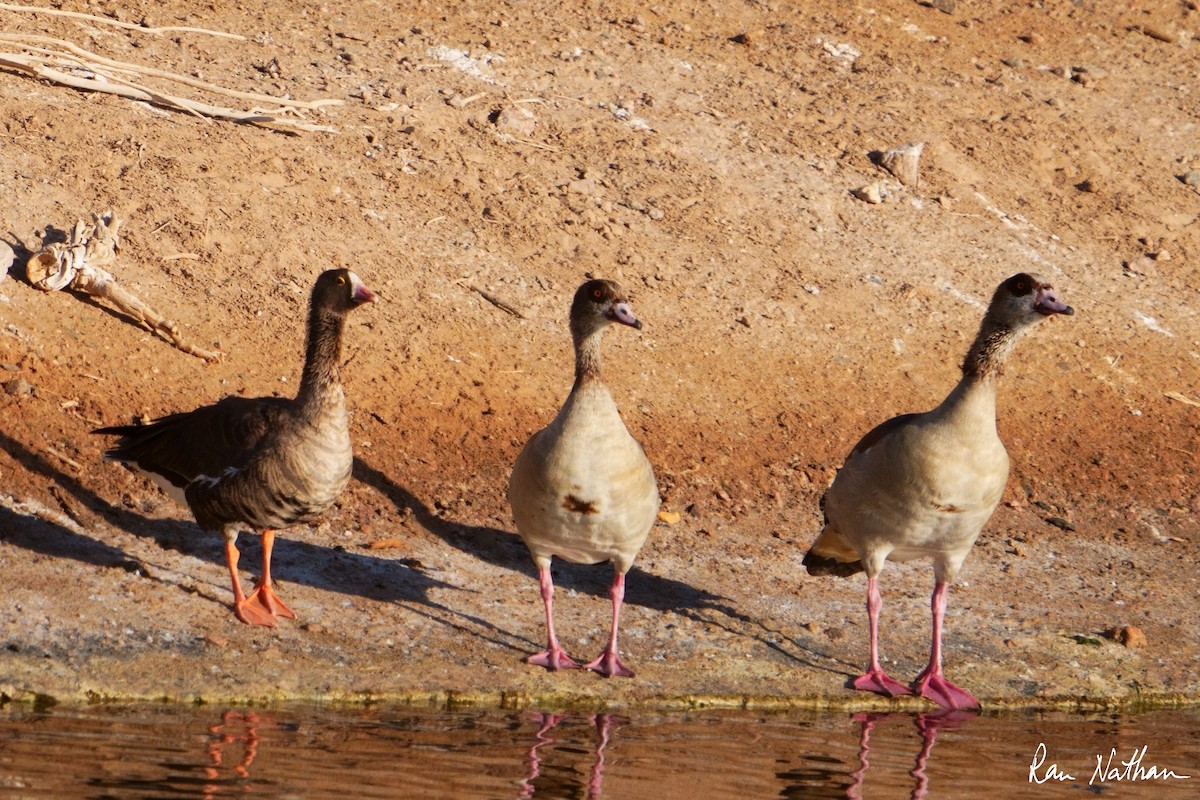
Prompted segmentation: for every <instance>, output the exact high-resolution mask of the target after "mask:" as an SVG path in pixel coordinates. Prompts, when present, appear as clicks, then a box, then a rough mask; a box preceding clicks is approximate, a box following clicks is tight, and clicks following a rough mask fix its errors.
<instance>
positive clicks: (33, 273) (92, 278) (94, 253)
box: [25, 211, 221, 361]
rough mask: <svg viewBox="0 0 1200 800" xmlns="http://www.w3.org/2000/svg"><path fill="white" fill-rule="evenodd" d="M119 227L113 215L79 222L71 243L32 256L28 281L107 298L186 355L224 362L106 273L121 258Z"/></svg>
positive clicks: (50, 288) (47, 289) (27, 268)
mask: <svg viewBox="0 0 1200 800" xmlns="http://www.w3.org/2000/svg"><path fill="white" fill-rule="evenodd" d="M120 227H121V221H120V220H119V219H116V218H115V217H114V216H113V214H112V212H111V211H109V212H106V213H104V214H96V215H93V221H92V223H91V224H90V225H89V224H88V223H86V222H84V221H83V220H79V221H78V222H76V223H75V227H74V229H73V230H72V231H71V238H70V240H68V241H67V242H55V243H53V244H49V245H47V246H46V247H44V248H42V250H41V251H40V252H38V253H35V254H34V255H33V256H32V257H30V259H29V261H28V262H27V263H26V264H25V273H26V276H27V277H28V278H29V282H30V283H31V284H33V285H34V286H35V287H37V288H38V289H41V290H42V291H45V292H54V291H58V290H59V289H63V288H69V289H72V290H74V291H77V292H83V293H84V294H89V295H92V296H94V297H100V298H104V299H105V300H108V301H109V302H111V303H112V304H113V305H115V306H116V307H117V308H119V309H120V310H121V311H122V312H124V313H125V314H128V315H129V316H130V317H132V318H133V319H134V320H135V321H137V322H138V323H140V324H141V325H143V326H145V328H146V329H147V330H149V331H152V332H154V333H156V334H158V335H159V336H161V337H162V338H164V339H166V340H167V341H168V342H170V343H171V344H173V345H174V346H175V347H177V348H178V349H180V350H182V351H183V352H185V353H188V354H190V355H193V356H197V357H199V358H203V359H204V360H205V361H217V360H219V359H220V358H221V354H220V353H219V352H217V351H215V350H205V349H203V348H201V347H197V346H196V345H194V344H192V343H191V342H190V341H188V340H187V339H186V338H185V337H184V335H183V334H182V333H181V332H180V331H179V326H178V325H176V324H175V323H174V322H172V321H171V320H169V319H167V318H166V317H164V316H163V315H162V314H159V313H158V312H157V311H155V310H154V309H153V308H151V307H150V306H149V305H147V304H146V303H144V302H142V301H141V300H140V299H138V298H137V297H135V296H134V295H132V294H130V293H129V292H127V291H126V290H125V289H124V288H123V287H122V286H121V285H120V284H118V283H117V279H116V278H114V277H113V276H112V274H111V273H109V272H106V271H105V270H104V269H102V267H105V266H108V265H109V264H111V263H112V262H113V261H114V260H116V255H117V248H118V246H119V237H118V230H119V229H120Z"/></svg>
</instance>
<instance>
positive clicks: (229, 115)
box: [0, 55, 337, 133]
mask: <svg viewBox="0 0 1200 800" xmlns="http://www.w3.org/2000/svg"><path fill="white" fill-rule="evenodd" d="M0 66H6V67H11V68H13V69H18V70H21V71H23V72H28V73H29V74H31V75H34V76H36V77H39V78H42V79H44V80H48V81H51V82H53V83H58V84H62V85H63V86H69V87H71V88H74V89H83V90H86V91H91V92H103V93H105V94H115V95H117V96H119V97H126V98H129V99H131V100H141V101H143V102H148V103H158V104H159V105H165V106H168V107H171V108H177V109H179V110H181V111H187V112H190V113H192V114H195V115H197V116H199V117H200V118H204V117H215V118H218V119H229V120H234V121H236V122H250V123H256V124H267V123H269V124H272V125H285V126H288V127H292V128H299V129H300V130H304V131H323V132H325V133H337V129H336V128H332V127H330V126H328V125H313V124H311V123H307V122H301V121H299V120H292V119H282V118H279V117H271V116H266V115H264V114H255V113H251V112H246V111H237V110H235V109H232V108H224V107H222V106H214V105H209V104H208V103H201V102H199V101H196V100H189V99H186V98H182V97H173V96H171V95H165V94H161V93H158V92H153V91H150V90H148V89H146V88H145V87H142V86H138V85H137V84H131V83H128V82H126V81H122V80H119V79H117V78H113V79H112V80H113V81H114V82H112V83H101V82H100V81H98V80H93V79H90V78H80V77H76V76H74V75H68V74H67V73H65V72H60V71H58V70H56V69H53V68H51V67H47V66H46V65H45V64H43V63H41V62H40V61H38V60H36V59H29V60H25V59H24V58H22V57H20V56H11V55H9V56H3V55H0Z"/></svg>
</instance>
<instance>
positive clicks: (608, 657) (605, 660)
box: [583, 650, 634, 678]
mask: <svg viewBox="0 0 1200 800" xmlns="http://www.w3.org/2000/svg"><path fill="white" fill-rule="evenodd" d="M583 668H584V669H590V670H592V671H593V672H598V673H600V674H601V675H603V676H604V677H606V678H611V677H613V676H614V675H618V676H620V677H622V678H632V677H634V672H633V670H631V669H630V668H629V667H627V666H625V665H624V664H623V663H621V657H620V656H619V655H617V653H616V652H615V651H613V650H605V651H604V652H603V653H601V654H600V656H599V657H598V658H597V659H596V660H595V661H593V662H591V663H590V664H584V666H583Z"/></svg>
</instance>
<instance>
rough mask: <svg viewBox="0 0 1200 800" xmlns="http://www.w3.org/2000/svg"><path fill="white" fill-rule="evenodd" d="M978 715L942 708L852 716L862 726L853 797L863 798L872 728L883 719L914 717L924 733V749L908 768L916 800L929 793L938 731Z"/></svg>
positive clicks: (854, 799)
mask: <svg viewBox="0 0 1200 800" xmlns="http://www.w3.org/2000/svg"><path fill="white" fill-rule="evenodd" d="M975 716H978V715H977V714H975V713H973V712H970V711H951V710H941V711H933V712H928V713H926V712H921V713H917V714H909V713H905V712H892V711H878V712H862V713H858V714H855V715H854V716H853V717H852V719H854V720H855V721H856V722H858V723H860V724H861V725H862V730H861V732H860V733H859V738H858V764H859V766H858V769H856V770H855V771H854V772H852V773H850V778H851V781H852V782H851V784H850V787H849V788H848V789H847V790H846V797H847V798H849V800H862V798H863V786H864V785H865V783H866V778H867V768H868V767H870V766H871V762H870V755H871V731H872V730H873V729H874V728H875V726H876V725H878V724H879V723H880V722H882V721H883V720H886V719H889V718H892V717H911V718H912V720H913V724H914V725H915V726H916V729H917V733H919V734H920V735H921V749H920V750H918V751H917V757H916V758H915V759H914V761H913V768H912V769H910V770H909V771H908V774H909V775H911V776H912V777H913V779H914V781H915V783H914V784H913V790H912V795H911V797H912V800H924V798H925V797H926V796H927V795H928V793H929V777H928V776H927V775H926V774H925V767H926V765H927V764H928V763H929V755H930V753H931V752H933V745H934V742H936V741H937V735H938V731H940V730H942V729H950V728H961V727H963V726H964V725H966V724H967V722H968V721H969V720H970V719H972V718H973V717H975Z"/></svg>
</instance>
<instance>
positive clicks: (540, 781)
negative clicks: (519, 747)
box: [517, 713, 625, 800]
mask: <svg viewBox="0 0 1200 800" xmlns="http://www.w3.org/2000/svg"><path fill="white" fill-rule="evenodd" d="M565 718H567V715H565V714H542V713H538V714H535V715H534V717H533V720H534V721H535V722H537V723H538V730H537V733H536V734H534V738H535V740H536V741H535V742H534V743H533V746H531V747H530V748H529V753H528V755H527V756H526V761H527V764H528V772H527V773H526V778H525V780H523V781H522V782H521V791H520V793H519V794H518V795H517V797H519V798H520V800H531V799H532V798H533V797H534V796H535V795H537V794H538V793H539V792H541V793H542V794H543V796H545V797H556V798H557V797H574V796H576V790H578V789H579V788H580V782H579V781H578V780H577V779H575V778H574V777H573V776H570V777H568V776H564V775H563V774H562V773H564V772H567V773H572V772H574V770H573V769H572V768H570V767H567V768H566V769H556V770H555V772H556V773H558V777H557V778H555V777H553V776H552V775H550V774H549V771H550V767H549V765H546V766H545V767H544V766H543V763H542V761H543V758H544V757H545V756H544V755H543V754H542V753H541V752H540V751H541V749H542V748H544V747H545V746H546V745H552V747H551V748H550V752H551V753H552V752H554V751H555V750H560V751H563V752H566V753H577V752H579V750H578V748H577V747H576V746H575V745H574V744H573V743H572V741H571V740H570V739H569V738H563V739H558V738H554V737H552V736H551V735H550V733H551V732H552V731H553V730H554V728H555V727H556V726H557V725H558V724H559V723H560V722H562V721H563V719H565ZM587 719H588V721H589V722H590V723H591V724H592V725H593V726H594V727H595V729H596V744H595V749H594V750H593V751H592V752H593V754H594V758H593V760H592V769H591V772H590V774H589V775H588V783H587V794H586V797H587V798H589V800H590V799H591V798H596V797H600V794H601V792H602V791H603V788H604V751H605V748H607V747H608V742H609V737H610V734H611V732H612V731H613V730H614V729H615V728H616V727H618V726H620V725H622V724H624V722H625V720H623V719H621V718H619V717H616V716H614V715H612V714H590V715H588V718H587ZM553 745H557V747H554V746H553ZM543 769H545V770H546V772H547V774H545V775H543V774H542V773H543ZM535 781H536V782H537V784H536V785H535Z"/></svg>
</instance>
